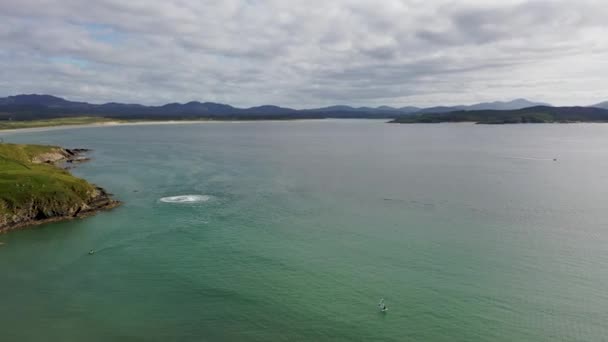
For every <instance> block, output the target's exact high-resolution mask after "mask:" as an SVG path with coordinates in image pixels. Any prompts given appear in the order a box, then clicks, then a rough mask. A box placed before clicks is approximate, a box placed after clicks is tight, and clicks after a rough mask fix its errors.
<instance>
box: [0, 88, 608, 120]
mask: <svg viewBox="0 0 608 342" xmlns="http://www.w3.org/2000/svg"><path fill="white" fill-rule="evenodd" d="M604 104H605V105H607V106H608V103H604ZM541 105H543V106H548V105H547V104H545V103H540V102H532V101H528V100H525V99H516V100H512V101H507V102H501V101H496V102H485V103H478V104H474V105H468V106H465V105H461V106H438V107H429V108H419V107H413V106H407V107H400V108H395V107H389V106H380V107H351V106H346V105H338V106H330V107H323V108H313V109H300V110H296V109H292V108H285V107H279V106H274V105H263V106H257V107H251V108H237V107H233V106H231V105H228V104H222V103H214V102H198V101H191V102H188V103H168V104H165V105H161V106H144V105H140V104H126V103H116V102H110V103H104V104H91V103H87V102H76V101H69V100H66V99H63V98H60V97H56V96H52V95H38V94H29V95H26V94H24V95H16V96H8V97H4V98H0V120H9V119H10V120H35V119H46V118H56V117H73V116H84V115H87V116H104V117H110V118H124V119H162V120H164V119H189V118H190V119H191V118H210V119H277V118H281V119H290V118H395V117H398V116H403V115H413V114H424V113H447V112H453V111H462V110H517V109H522V108H527V107H533V106H541Z"/></svg>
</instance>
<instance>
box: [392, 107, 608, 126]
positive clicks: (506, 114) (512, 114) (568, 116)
mask: <svg viewBox="0 0 608 342" xmlns="http://www.w3.org/2000/svg"><path fill="white" fill-rule="evenodd" d="M392 122H394V123H440V122H476V123H482V124H512V123H552V122H608V109H602V108H594V107H549V106H536V107H528V108H522V109H516V110H460V111H454V112H449V113H426V114H419V115H409V116H402V117H399V118H397V119H395V120H393V121H392Z"/></svg>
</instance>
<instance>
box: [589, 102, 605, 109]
mask: <svg viewBox="0 0 608 342" xmlns="http://www.w3.org/2000/svg"><path fill="white" fill-rule="evenodd" d="M592 107H595V108H604V109H608V101H604V102H600V103H597V104H594V105H593V106H592Z"/></svg>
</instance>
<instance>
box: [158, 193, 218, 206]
mask: <svg viewBox="0 0 608 342" xmlns="http://www.w3.org/2000/svg"><path fill="white" fill-rule="evenodd" d="M210 199H211V196H207V195H180V196H170V197H163V198H161V199H160V201H161V202H164V203H185V204H188V203H203V202H208V201H209V200H210Z"/></svg>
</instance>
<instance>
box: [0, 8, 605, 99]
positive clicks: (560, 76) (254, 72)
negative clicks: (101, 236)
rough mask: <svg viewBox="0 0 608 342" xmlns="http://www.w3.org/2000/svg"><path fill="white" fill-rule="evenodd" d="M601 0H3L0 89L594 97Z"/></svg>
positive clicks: (254, 95)
mask: <svg viewBox="0 0 608 342" xmlns="http://www.w3.org/2000/svg"><path fill="white" fill-rule="evenodd" d="M605 8H606V6H604V5H603V4H602V3H601V2H600V1H593V0H588V1H585V0H583V1H579V2H577V3H576V5H574V4H573V3H572V2H570V1H568V2H566V1H551V2H549V1H516V0H513V1H510V0H507V1H500V2H487V1H481V0H470V1H459V2H453V1H448V0H445V1H444V0H438V1H419V0H386V1H383V2H376V1H369V0H368V1H365V0H337V1H320V0H309V1H304V0H294V1H289V2H287V1H281V0H265V1H247V0H224V1H219V0H213V1H196V0H174V1H149V0H146V1H144V0H133V1H122V0H121V1H119V0H98V1H94V2H85V1H79V0H38V1H34V0H21V1H19V2H9V1H0V20H1V21H2V22H3V25H2V26H0V44H1V45H2V47H3V49H2V50H0V76H2V77H0V96H4V95H12V94H15V93H20V92H26V93H31V92H38V93H52V94H55V95H59V96H68V97H70V98H73V99H75V100H86V101H92V102H104V101H124V102H143V103H147V104H158V103H163V102H167V101H188V100H192V99H196V100H204V101H218V102H228V103H230V104H234V105H240V106H253V105H259V104H264V103H273V104H278V105H285V106H296V107H311V106H316V105H327V104H334V103H349V104H353V105H373V104H388V105H395V106H402V105H433V104H439V103H442V104H451V103H470V102H473V101H490V100H501V99H503V100H504V99H510V98H517V97H532V95H534V96H537V98H533V99H534V100H542V101H547V102H554V103H556V104H560V103H577V104H587V103H594V102H599V101H601V100H605V99H604V98H595V97H597V96H601V94H599V93H598V91H597V89H606V85H607V84H606V83H605V81H603V80H602V78H599V77H597V75H598V74H600V75H601V74H606V72H608V66H607V65H606V63H601V62H600V61H601V60H608V58H607V57H608V42H606V40H605V39H604V37H605V36H606V35H607V34H608V26H607V25H606V24H604V19H603V18H605V16H606V15H607V14H608V13H606V9H605ZM73 61H84V62H85V63H73ZM556 80H561V82H562V83H560V82H559V81H556ZM574 80H576V81H574ZM568 84H570V86H568ZM580 87H583V89H580ZM567 90H571V92H570V94H572V95H571V96H570V95H569V94H565V93H564V92H565V91H567ZM574 90H576V91H574ZM585 90H587V91H585ZM606 96H607V97H608V94H606Z"/></svg>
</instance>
